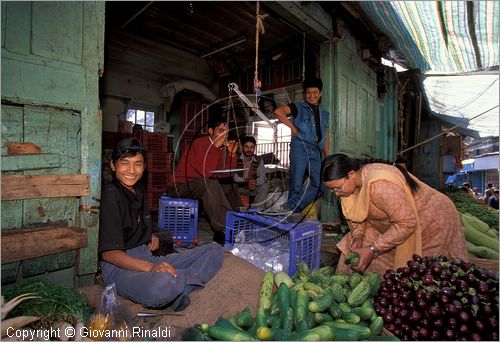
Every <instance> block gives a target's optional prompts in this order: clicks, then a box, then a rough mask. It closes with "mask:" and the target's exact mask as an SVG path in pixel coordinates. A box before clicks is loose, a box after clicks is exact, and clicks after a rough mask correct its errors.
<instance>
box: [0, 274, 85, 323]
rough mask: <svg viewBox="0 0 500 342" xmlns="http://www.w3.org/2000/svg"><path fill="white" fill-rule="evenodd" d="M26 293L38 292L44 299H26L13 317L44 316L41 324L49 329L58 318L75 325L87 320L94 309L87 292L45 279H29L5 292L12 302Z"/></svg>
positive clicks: (5, 296)
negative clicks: (84, 293) (89, 303)
mask: <svg viewBox="0 0 500 342" xmlns="http://www.w3.org/2000/svg"><path fill="white" fill-rule="evenodd" d="M23 293H34V294H36V295H37V296H39V297H40V298H34V299H31V300H29V301H25V302H22V303H21V304H19V305H18V306H17V307H15V308H14V309H13V310H12V311H11V312H10V314H9V316H11V317H16V316H40V317H41V319H40V324H41V326H42V327H45V328H48V327H50V326H51V325H52V323H53V322H56V321H65V322H68V323H69V324H71V325H74V324H76V322H77V321H82V322H85V321H86V320H87V319H88V317H89V316H90V314H91V312H92V309H91V308H90V307H89V306H88V305H87V299H86V297H85V295H83V294H81V293H80V292H78V291H77V290H75V289H70V288H67V287H64V286H61V285H58V284H53V283H50V282H48V281H45V280H39V279H28V280H25V281H23V282H20V283H17V284H14V285H12V286H11V287H9V288H7V289H6V290H5V291H3V293H2V295H3V296H4V298H5V300H6V301H9V300H10V299H12V298H14V297H16V296H18V295H21V294H23Z"/></svg>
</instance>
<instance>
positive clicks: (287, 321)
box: [278, 282, 293, 331]
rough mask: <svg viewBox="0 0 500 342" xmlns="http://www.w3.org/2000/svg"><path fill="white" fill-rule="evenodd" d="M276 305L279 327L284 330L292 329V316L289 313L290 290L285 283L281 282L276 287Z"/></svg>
mask: <svg viewBox="0 0 500 342" xmlns="http://www.w3.org/2000/svg"><path fill="white" fill-rule="evenodd" d="M278 306H279V315H280V328H281V329H285V330H288V329H289V330H290V331H291V330H292V328H293V321H292V322H291V320H292V319H293V317H291V315H290V312H291V311H290V310H289V309H290V292H289V290H288V286H287V284H286V283H284V282H283V283H281V284H280V287H279V289H278Z"/></svg>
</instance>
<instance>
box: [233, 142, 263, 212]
mask: <svg viewBox="0 0 500 342" xmlns="http://www.w3.org/2000/svg"><path fill="white" fill-rule="evenodd" d="M256 144H257V142H256V141H255V138H254V137H252V136H251V135H247V136H244V137H243V138H242V139H241V145H242V147H243V153H242V154H241V156H240V159H239V160H238V167H243V168H245V169H246V170H245V171H243V172H239V173H235V174H234V176H233V179H234V181H235V182H236V183H237V184H238V190H239V193H240V195H248V196H251V197H254V200H253V202H252V207H254V208H266V201H267V194H268V192H269V182H268V181H267V176H266V169H265V167H264V161H263V160H262V158H260V157H259V156H257V155H256V154H255V145H256Z"/></svg>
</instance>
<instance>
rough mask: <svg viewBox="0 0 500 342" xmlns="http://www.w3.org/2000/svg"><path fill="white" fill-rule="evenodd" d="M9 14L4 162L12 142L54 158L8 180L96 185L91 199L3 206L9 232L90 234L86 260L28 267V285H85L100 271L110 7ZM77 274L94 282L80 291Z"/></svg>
mask: <svg viewBox="0 0 500 342" xmlns="http://www.w3.org/2000/svg"><path fill="white" fill-rule="evenodd" d="M1 6H2V7H1V11H2V32H1V33H2V35H1V36H2V42H1V43H2V75H1V77H2V155H5V153H6V150H5V142H6V141H9V140H10V141H17V142H33V143H35V144H37V145H38V146H39V147H40V148H41V150H42V154H44V156H45V157H46V159H44V158H42V159H40V158H39V159H37V158H38V156H35V155H33V156H28V157H26V158H20V159H19V160H22V161H23V163H21V164H19V163H17V162H16V161H15V158H13V159H12V160H13V162H12V163H10V165H9V171H8V172H2V174H3V175H7V174H8V175H33V174H42V175H44V174H54V175H59V174H75V173H76V174H82V175H88V178H89V182H90V184H89V186H90V192H89V194H88V195H85V196H81V197H68V198H54V199H51V200H50V201H49V200H47V199H46V198H39V199H36V200H32V199H29V200H28V199H26V200H22V199H21V200H4V201H2V214H3V215H2V229H3V228H21V227H24V228H31V227H34V226H40V225H46V224H48V223H51V224H59V225H61V226H75V227H79V228H84V229H85V230H86V231H87V233H88V235H87V236H88V247H87V248H84V249H80V250H78V254H77V253H76V252H75V251H71V252H72V253H61V254H55V255H53V256H49V257H42V258H35V259H32V260H25V261H23V267H22V270H23V274H22V276H23V277H29V276H32V275H35V273H33V272H39V271H40V270H41V271H42V272H45V270H47V271H59V269H61V270H63V271H59V272H60V273H58V274H59V275H61V274H63V273H64V275H65V276H64V275H63V277H64V278H65V279H66V280H67V281H66V284H67V285H73V284H77V285H78V284H81V285H83V284H85V281H86V280H90V279H93V277H92V275H93V273H95V272H96V271H97V235H98V224H99V220H98V217H99V211H98V208H99V198H100V192H101V189H100V184H101V179H100V177H101V131H102V116H101V113H100V111H99V77H100V75H101V73H102V71H103V69H102V66H103V60H104V7H105V4H104V2H62V1H60V2H45V1H34V2H2V3H1ZM2 159H3V158H2ZM28 164H29V167H26V165H28ZM2 171H5V169H3V170H2ZM61 197H62V196H61ZM62 254H64V255H63V256H61V255H62ZM42 259H43V260H42ZM16 265H17V268H19V264H18V263H17V264H16ZM16 265H15V266H16ZM44 265H45V266H44ZM47 265H51V266H50V269H49V267H48V266H47ZM74 265H76V267H73V266H74ZM14 268H15V267H12V268H9V265H7V266H6V269H8V270H9V271H10V270H11V269H14ZM2 271H4V267H2ZM75 274H78V275H87V274H88V275H89V276H88V277H79V278H77V279H76V281H77V282H76V283H73V282H74V280H75V279H73V277H74V275H75ZM7 276H8V275H7ZM68 279H69V280H68ZM3 280H4V274H3V272H2V281H3ZM14 280H15V279H14ZM80 280H82V281H83V282H81V283H79V281H80ZM61 281H62V280H61Z"/></svg>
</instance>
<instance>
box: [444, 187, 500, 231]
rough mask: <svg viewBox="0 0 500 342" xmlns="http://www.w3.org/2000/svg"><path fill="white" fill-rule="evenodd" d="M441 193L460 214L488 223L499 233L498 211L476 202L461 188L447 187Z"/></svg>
mask: <svg viewBox="0 0 500 342" xmlns="http://www.w3.org/2000/svg"><path fill="white" fill-rule="evenodd" d="M441 192H442V193H444V194H445V195H446V196H448V197H449V198H450V199H451V200H452V202H453V203H454V204H455V206H456V207H457V210H458V211H459V212H461V213H462V214H465V213H469V214H470V215H472V216H475V217H477V218H478V219H480V220H481V221H483V222H485V223H487V224H488V225H489V226H490V228H493V229H495V230H497V231H498V210H495V209H492V208H490V207H488V206H487V205H485V204H484V203H481V202H479V201H478V200H475V199H474V198H472V197H470V196H469V195H468V194H467V193H466V192H465V191H463V190H461V189H459V188H455V187H446V188H444V189H442V190H441Z"/></svg>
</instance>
